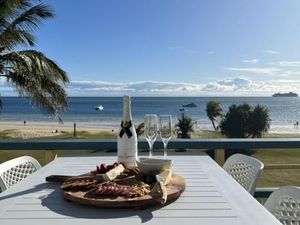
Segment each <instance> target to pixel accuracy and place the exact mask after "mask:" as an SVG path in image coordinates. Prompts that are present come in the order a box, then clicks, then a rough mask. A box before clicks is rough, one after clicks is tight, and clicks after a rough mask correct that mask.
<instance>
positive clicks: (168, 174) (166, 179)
mask: <svg viewBox="0 0 300 225" xmlns="http://www.w3.org/2000/svg"><path fill="white" fill-rule="evenodd" d="M157 176H158V177H159V179H160V180H161V181H162V183H163V184H164V185H167V184H168V183H170V181H171V178H172V171H171V170H170V169H168V170H164V171H162V172H161V173H160V174H158V175H157Z"/></svg>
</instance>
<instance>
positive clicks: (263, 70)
mask: <svg viewBox="0 0 300 225" xmlns="http://www.w3.org/2000/svg"><path fill="white" fill-rule="evenodd" d="M225 69H227V70H230V71H235V72H245V73H255V74H265V75H279V73H280V72H281V69H279V68H275V67H226V68H225Z"/></svg>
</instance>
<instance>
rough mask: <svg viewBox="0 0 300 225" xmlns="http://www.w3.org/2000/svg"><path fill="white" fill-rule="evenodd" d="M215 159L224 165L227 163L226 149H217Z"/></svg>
mask: <svg viewBox="0 0 300 225" xmlns="http://www.w3.org/2000/svg"><path fill="white" fill-rule="evenodd" d="M215 161H216V162H217V163H218V164H219V165H220V166H223V165H224V163H225V150H224V149H215Z"/></svg>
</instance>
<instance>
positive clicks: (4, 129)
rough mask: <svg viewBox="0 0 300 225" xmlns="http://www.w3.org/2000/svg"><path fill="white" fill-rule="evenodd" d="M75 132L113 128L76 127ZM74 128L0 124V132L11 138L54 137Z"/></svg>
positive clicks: (92, 132) (90, 132) (107, 130)
mask: <svg viewBox="0 0 300 225" xmlns="http://www.w3.org/2000/svg"><path fill="white" fill-rule="evenodd" d="M76 131H77V132H83V131H84V132H87V133H89V134H91V135H94V134H98V133H102V132H106V133H112V134H115V133H116V130H115V129H108V128H90V127H77V128H76ZM73 132H74V128H73V127H71V126H66V125H63V124H62V125H48V124H47V125H42V124H40V125H29V124H27V125H15V124H13V125H12V124H3V123H2V124H0V133H2V134H5V136H6V137H8V138H12V139H32V138H42V137H55V136H59V135H62V134H64V133H73Z"/></svg>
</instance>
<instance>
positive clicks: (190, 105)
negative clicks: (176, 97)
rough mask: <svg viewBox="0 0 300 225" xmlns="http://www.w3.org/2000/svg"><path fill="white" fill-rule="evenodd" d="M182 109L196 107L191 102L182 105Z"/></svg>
mask: <svg viewBox="0 0 300 225" xmlns="http://www.w3.org/2000/svg"><path fill="white" fill-rule="evenodd" d="M182 107H189V108H194V107H197V105H196V104H195V103H194V102H191V103H189V104H185V105H182Z"/></svg>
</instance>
